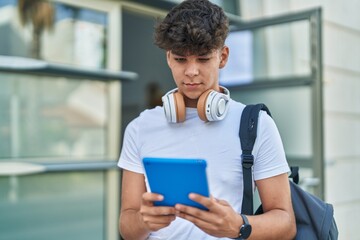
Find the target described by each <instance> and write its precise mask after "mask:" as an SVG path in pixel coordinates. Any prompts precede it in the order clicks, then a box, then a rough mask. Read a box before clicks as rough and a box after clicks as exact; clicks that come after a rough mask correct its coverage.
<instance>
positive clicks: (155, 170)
mask: <svg viewBox="0 0 360 240" xmlns="http://www.w3.org/2000/svg"><path fill="white" fill-rule="evenodd" d="M143 163H144V167H145V173H146V177H147V179H148V182H149V186H150V189H151V192H153V193H159V194H161V195H163V196H164V200H163V201H160V202H154V204H155V205H156V206H174V205H175V204H177V203H181V204H184V205H188V206H193V207H197V208H200V209H206V208H205V207H204V206H202V205H201V204H198V203H196V202H194V201H192V200H190V199H189V193H197V194H200V195H203V196H206V197H209V188H208V183H207V177H206V161H205V160H203V159H188V158H144V159H143Z"/></svg>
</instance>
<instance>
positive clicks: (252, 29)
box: [0, 0, 360, 240]
mask: <svg viewBox="0 0 360 240" xmlns="http://www.w3.org/2000/svg"><path fill="white" fill-rule="evenodd" d="M176 2H179V1H176V0H174V1H170V0H168V1H166V0H153V1H146V0H132V1H121V0H91V1H90V0H78V1H70V0H51V1H41V0H37V1H29V0H2V1H0V36H1V37H0V143H1V144H0V213H1V214H0V240H13V239H14V240H15V239H16V240H18V239H21V240H33V239H34V240H42V239H49V238H51V239H96V240H99V239H104V240H115V239H119V238H120V236H119V234H118V230H117V225H118V215H119V205H120V201H119V194H120V192H121V189H120V188H121V172H120V171H119V170H118V169H117V167H116V162H117V158H118V156H119V152H120V150H121V138H122V134H123V131H124V128H125V126H126V125H127V123H129V122H130V121H131V120H132V119H133V118H134V117H136V116H137V115H138V114H139V113H140V112H141V111H142V110H144V109H145V108H147V107H149V106H156V105H158V102H159V100H160V99H158V98H159V96H161V95H162V94H163V93H165V92H166V91H168V90H169V89H171V88H173V87H174V86H175V85H174V83H173V81H172V76H171V73H170V71H169V69H168V67H167V64H166V59H165V54H164V52H163V51H162V50H160V49H158V48H157V47H156V46H154V44H153V40H152V34H153V26H154V23H155V22H156V19H158V18H162V17H164V16H165V14H166V12H167V11H168V10H169V9H170V8H171V7H173V6H174V5H175V4H176ZM213 2H215V3H217V4H219V5H221V6H222V7H223V8H224V9H225V10H226V12H227V14H228V16H229V19H230V25H231V32H230V34H229V38H228V40H227V43H226V44H227V45H228V46H229V47H230V51H231V54H230V60H229V62H228V65H227V67H226V68H225V69H224V70H222V71H221V73H220V83H221V84H222V85H224V86H226V87H228V88H229V89H230V91H231V96H232V98H233V99H235V100H239V101H241V102H243V103H257V102H264V103H266V104H267V105H268V106H269V108H270V110H271V111H272V114H273V117H274V119H275V121H276V123H277V125H278V128H279V130H280V134H281V136H282V138H283V142H284V147H285V151H286V154H287V158H288V160H289V163H290V164H291V165H298V166H300V167H301V170H300V174H301V175H300V177H301V186H302V187H303V188H306V189H307V190H308V191H310V192H313V193H314V194H316V195H317V196H319V197H321V198H323V199H325V200H326V201H327V202H330V203H332V204H333V205H334V208H335V217H336V220H337V223H338V227H339V231H340V236H339V239H360V237H357V236H358V234H357V232H356V226H357V224H359V223H360V217H359V216H358V215H357V214H356V213H357V212H359V211H360V192H359V190H357V189H358V188H357V187H356V183H357V180H356V179H357V174H358V173H359V172H360V152H359V150H358V148H357V141H358V138H359V136H360V117H359V116H360V107H359V106H360V81H359V79H360V78H359V77H360V57H359V56H360V15H359V14H358V13H357V12H356V11H357V10H358V9H360V2H359V1H357V0H348V1H340V0H335V1H320V0H316V1H295V0H227V1H215V0H214V1H213ZM134 73H136V74H137V75H138V76H139V77H138V79H137V80H135V81H132V79H134V77H135V76H136V74H134ZM154 86H155V87H156V88H154ZM151 93H154V94H153V96H152V95H151ZM149 99H150V100H149ZM149 101H151V102H149Z"/></svg>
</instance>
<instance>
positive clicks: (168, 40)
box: [119, 0, 296, 240]
mask: <svg viewBox="0 0 360 240" xmlns="http://www.w3.org/2000/svg"><path fill="white" fill-rule="evenodd" d="M227 33H228V20H227V18H226V16H225V14H224V12H223V10H222V9H221V8H220V7H218V6H216V5H214V4H212V3H210V2H209V1H207V0H188V1H184V2H182V3H180V4H179V5H178V6H176V7H175V8H173V9H172V10H171V11H170V12H169V13H168V15H167V16H166V18H165V19H164V20H163V21H162V22H160V23H159V24H158V25H157V26H156V30H155V43H156V44H157V45H158V46H159V47H160V48H162V49H164V50H165V51H166V58H167V62H168V65H169V67H170V69H171V72H172V75H173V78H174V80H175V83H176V85H177V89H176V90H173V91H170V92H169V93H168V94H166V95H165V96H164V97H163V101H164V107H156V108H154V109H151V110H146V111H144V112H143V113H141V114H140V116H139V117H138V118H136V119H135V120H133V121H132V122H131V123H130V124H129V125H128V126H127V128H126V131H125V136H124V142H123V148H122V151H121V156H120V160H119V167H121V168H123V180H122V198H121V214H120V226H119V227H120V232H121V235H122V236H123V237H124V238H125V239H175V240H179V239H196V240H197V239H227V238H238V239H247V238H248V239H292V238H294V236H295V233H296V225H295V220H294V215H293V209H292V204H291V197H290V189H289V182H288V177H287V172H288V171H289V167H288V165H287V162H286V159H285V154H284V150H283V146H282V142H281V139H280V136H279V133H278V130H277V128H276V126H275V124H274V122H273V121H272V119H271V118H270V117H269V116H268V115H267V114H266V113H262V114H260V118H259V126H258V137H257V141H256V143H255V147H254V156H255V163H254V169H253V175H254V180H255V184H256V187H257V188H258V191H259V193H260V197H261V201H262V203H263V208H264V212H265V213H264V214H262V215H258V216H244V215H240V211H241V203H242V193H243V180H242V176H243V175H242V166H241V160H240V156H241V149H240V139H239V136H238V131H239V122H240V116H241V113H242V110H243V109H244V107H245V106H244V105H243V104H241V103H238V102H235V101H234V100H232V99H230V97H229V93H228V91H227V90H226V89H225V88H222V87H220V86H219V82H218V74H219V69H221V68H223V67H224V66H225V65H226V62H227V59H228V56H229V48H228V47H227V46H225V45H224V42H225V39H226V37H227ZM209 92H210V93H209ZM209 98H211V100H212V101H211V102H215V105H211V106H210V107H209V108H208V107H207V106H208V104H207V103H206V101H208V99H209ZM173 101H174V102H173ZM211 104H212V103H211ZM204 105H205V106H204ZM164 108H165V109H164ZM164 110H165V114H164ZM207 110H209V111H210V113H209V112H208V111H207ZM145 156H146V157H148V156H154V157H175V158H202V159H206V161H207V166H208V167H207V174H208V180H209V185H210V192H211V197H210V198H208V197H204V196H200V195H197V194H190V195H189V197H190V198H191V199H192V200H194V201H196V202H198V203H200V204H202V205H204V206H205V207H206V208H207V209H208V211H204V210H201V209H197V208H194V207H190V206H184V205H181V204H177V205H176V206H175V207H161V206H160V207H159V206H154V204H153V203H154V202H155V201H159V200H162V199H163V196H161V195H159V194H156V193H150V192H148V191H147V186H146V179H145V176H144V168H143V166H142V158H143V157H145ZM174 191H176V189H174ZM246 219H248V222H249V224H250V225H251V231H249V228H247V229H246V230H245V229H244V227H243V225H244V221H245V220H246Z"/></svg>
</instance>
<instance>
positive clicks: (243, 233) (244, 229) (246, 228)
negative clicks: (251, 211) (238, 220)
mask: <svg viewBox="0 0 360 240" xmlns="http://www.w3.org/2000/svg"><path fill="white" fill-rule="evenodd" d="M240 216H241V217H242V219H243V221H244V224H243V225H242V226H241V227H240V232H239V237H238V238H234V239H236V240H241V239H247V238H248V237H250V234H251V225H250V224H249V220H248V219H247V217H246V216H245V215H244V214H240Z"/></svg>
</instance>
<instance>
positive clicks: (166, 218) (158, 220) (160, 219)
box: [143, 215, 176, 225]
mask: <svg viewBox="0 0 360 240" xmlns="http://www.w3.org/2000/svg"><path fill="white" fill-rule="evenodd" d="M175 218H176V216H175V215H163V216H161V215H158V216H154V215H145V216H143V221H144V222H145V223H147V224H149V225H150V224H170V223H171V222H172V221H174V220H175Z"/></svg>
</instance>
